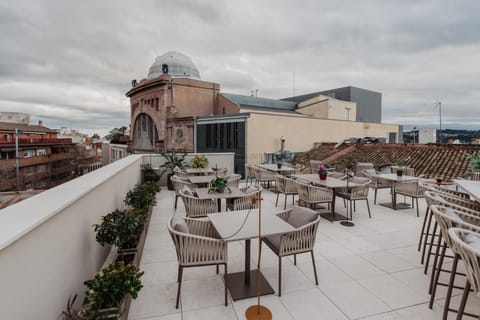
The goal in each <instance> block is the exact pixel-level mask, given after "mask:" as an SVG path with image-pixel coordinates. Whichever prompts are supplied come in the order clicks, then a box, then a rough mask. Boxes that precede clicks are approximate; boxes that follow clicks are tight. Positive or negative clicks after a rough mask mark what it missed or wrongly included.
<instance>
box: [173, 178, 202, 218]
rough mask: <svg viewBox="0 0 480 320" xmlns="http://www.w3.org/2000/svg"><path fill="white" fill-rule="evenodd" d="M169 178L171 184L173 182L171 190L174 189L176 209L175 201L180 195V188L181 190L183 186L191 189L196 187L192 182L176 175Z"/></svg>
mask: <svg viewBox="0 0 480 320" xmlns="http://www.w3.org/2000/svg"><path fill="white" fill-rule="evenodd" d="M170 180H171V181H172V184H173V190H175V210H177V201H178V198H179V197H180V190H182V189H183V188H184V187H185V186H186V187H188V188H190V189H192V190H195V188H196V187H195V185H194V184H192V183H190V182H188V181H186V180H183V179H181V178H180V177H178V176H177V175H174V176H172V177H171V178H170Z"/></svg>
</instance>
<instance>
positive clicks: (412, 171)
mask: <svg viewBox="0 0 480 320" xmlns="http://www.w3.org/2000/svg"><path fill="white" fill-rule="evenodd" d="M398 170H400V168H399V167H395V166H394V167H391V171H392V173H397V171H398ZM402 170H403V174H404V175H406V176H412V177H414V176H415V168H412V167H403V168H402Z"/></svg>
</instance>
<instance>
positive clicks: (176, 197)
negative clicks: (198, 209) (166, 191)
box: [175, 195, 178, 210]
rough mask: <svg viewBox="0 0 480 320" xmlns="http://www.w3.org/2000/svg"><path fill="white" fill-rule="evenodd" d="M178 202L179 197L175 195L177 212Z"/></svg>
mask: <svg viewBox="0 0 480 320" xmlns="http://www.w3.org/2000/svg"><path fill="white" fill-rule="evenodd" d="M177 202H178V196H177V195H175V210H177Z"/></svg>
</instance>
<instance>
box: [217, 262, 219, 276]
mask: <svg viewBox="0 0 480 320" xmlns="http://www.w3.org/2000/svg"><path fill="white" fill-rule="evenodd" d="M218 272H219V270H218V264H217V274H218Z"/></svg>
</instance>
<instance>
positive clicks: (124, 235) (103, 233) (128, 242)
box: [93, 209, 145, 249]
mask: <svg viewBox="0 0 480 320" xmlns="http://www.w3.org/2000/svg"><path fill="white" fill-rule="evenodd" d="M144 224H145V215H144V214H139V213H138V210H118V209H117V210H115V211H113V212H111V213H109V214H107V215H105V216H103V217H102V222H101V223H100V224H94V225H93V227H94V230H95V232H96V233H97V235H96V237H95V238H96V240H97V242H98V243H99V244H100V245H102V246H105V245H106V244H111V245H115V246H117V247H118V248H120V249H130V248H135V247H136V246H137V243H138V239H139V237H140V234H141V233H142V231H143V226H144Z"/></svg>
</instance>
